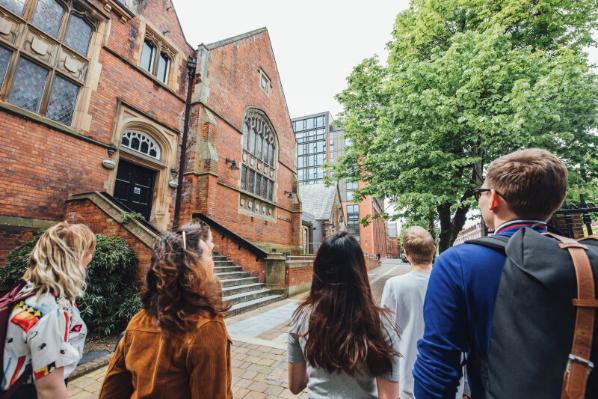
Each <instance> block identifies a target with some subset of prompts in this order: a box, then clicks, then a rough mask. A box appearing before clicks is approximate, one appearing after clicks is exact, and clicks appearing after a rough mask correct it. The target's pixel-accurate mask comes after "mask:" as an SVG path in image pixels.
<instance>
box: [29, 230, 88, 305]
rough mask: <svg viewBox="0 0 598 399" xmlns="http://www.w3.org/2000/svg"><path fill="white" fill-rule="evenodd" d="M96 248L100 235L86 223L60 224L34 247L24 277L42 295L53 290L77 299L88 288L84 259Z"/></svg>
mask: <svg viewBox="0 0 598 399" xmlns="http://www.w3.org/2000/svg"><path fill="white" fill-rule="evenodd" d="M95 247H96V237H95V235H94V234H93V232H92V231H91V229H90V228H89V227H87V226H86V225H84V224H70V223H68V222H62V223H58V224H56V225H54V226H52V227H50V228H49V229H47V230H46V231H45V232H44V233H43V234H42V236H41V237H40V238H39V240H38V241H37V243H36V244H35V247H33V250H32V251H31V255H30V258H29V268H28V269H27V271H26V272H25V275H24V276H23V278H24V279H25V280H28V281H31V282H32V283H33V284H34V285H35V288H36V290H37V293H38V294H42V293H46V292H50V293H52V294H54V295H56V296H59V297H64V298H67V299H69V300H71V301H74V300H75V298H76V297H78V296H81V295H82V294H83V291H84V290H85V267H84V266H83V261H84V259H85V257H87V256H88V255H93V253H94V252H95Z"/></svg>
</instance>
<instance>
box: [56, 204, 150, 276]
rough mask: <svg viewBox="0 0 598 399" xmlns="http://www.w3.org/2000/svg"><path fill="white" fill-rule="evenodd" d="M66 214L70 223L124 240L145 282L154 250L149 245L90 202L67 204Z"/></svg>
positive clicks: (139, 274)
mask: <svg viewBox="0 0 598 399" xmlns="http://www.w3.org/2000/svg"><path fill="white" fill-rule="evenodd" d="M66 214H67V215H68V218H69V221H71V222H75V223H84V224H86V225H88V226H89V227H90V228H91V230H92V231H93V232H94V233H96V234H104V235H106V236H117V237H121V238H123V239H124V240H125V241H126V242H127V244H128V245H129V247H130V248H131V249H132V250H133V252H135V255H136V256H137V260H138V262H139V269H138V281H139V282H140V283H143V282H144V281H145V272H146V270H147V268H148V267H149V265H150V262H151V258H152V250H151V248H150V247H149V246H148V245H146V244H144V243H143V242H142V241H141V240H139V238H138V237H136V236H135V235H134V234H132V233H131V232H130V231H129V230H127V229H126V228H124V227H123V226H122V225H121V224H120V223H118V222H117V221H116V220H114V219H113V218H111V217H110V216H108V215H107V214H106V213H104V212H103V211H102V210H101V209H100V208H98V207H97V206H96V205H95V204H93V203H92V202H91V201H89V200H80V201H69V202H67V205H66Z"/></svg>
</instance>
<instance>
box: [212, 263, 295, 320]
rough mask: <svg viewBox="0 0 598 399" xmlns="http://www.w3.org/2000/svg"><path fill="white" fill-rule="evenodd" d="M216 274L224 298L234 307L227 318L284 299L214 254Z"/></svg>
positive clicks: (234, 265) (238, 267)
mask: <svg viewBox="0 0 598 399" xmlns="http://www.w3.org/2000/svg"><path fill="white" fill-rule="evenodd" d="M213 259H214V274H215V275H216V277H218V278H219V279H220V282H221V283H222V297H223V300H224V301H225V302H228V303H230V304H231V305H232V307H231V309H230V310H229V311H228V312H227V313H226V316H233V315H237V314H240V313H243V312H246V311H249V310H252V309H255V308H258V307H260V306H264V305H267V304H270V303H272V302H275V301H278V300H280V299H283V296H282V295H278V294H276V293H274V292H272V291H271V290H270V289H269V288H268V287H266V285H265V284H263V283H260V282H258V279H257V277H252V276H251V274H249V273H248V272H245V271H243V268H242V267H240V266H238V265H237V264H235V263H234V262H232V261H230V260H229V259H228V258H227V257H225V256H222V255H219V254H214V256H213Z"/></svg>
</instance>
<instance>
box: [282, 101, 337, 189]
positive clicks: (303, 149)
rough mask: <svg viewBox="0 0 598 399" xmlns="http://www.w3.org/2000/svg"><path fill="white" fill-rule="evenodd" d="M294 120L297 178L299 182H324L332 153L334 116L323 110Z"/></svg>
mask: <svg viewBox="0 0 598 399" xmlns="http://www.w3.org/2000/svg"><path fill="white" fill-rule="evenodd" d="M292 122H293V131H294V132H295V139H296V141H297V180H298V181H299V184H314V183H322V182H323V180H324V176H326V167H325V165H326V162H328V159H329V153H330V148H329V145H330V130H331V129H332V127H331V122H332V116H331V115H330V113H329V112H322V113H319V114H314V115H308V116H304V117H301V118H295V119H293V120H292Z"/></svg>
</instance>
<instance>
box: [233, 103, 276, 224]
mask: <svg viewBox="0 0 598 399" xmlns="http://www.w3.org/2000/svg"><path fill="white" fill-rule="evenodd" d="M276 150H277V144H276V133H275V132H274V128H273V127H272V125H271V124H270V122H269V120H268V119H267V117H266V116H265V114H263V113H262V112H261V111H258V110H250V111H248V112H247V115H246V116H245V119H244V122H243V156H242V165H241V189H242V190H243V191H246V192H248V193H251V194H252V196H245V195H242V196H241V207H242V208H244V209H247V210H249V211H251V212H253V213H257V214H261V215H266V216H271V217H272V216H273V214H274V207H273V205H272V202H274V197H275V196H274V191H275V185H276V166H275V165H276V153H277V151H276ZM255 197H257V198H255Z"/></svg>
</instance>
